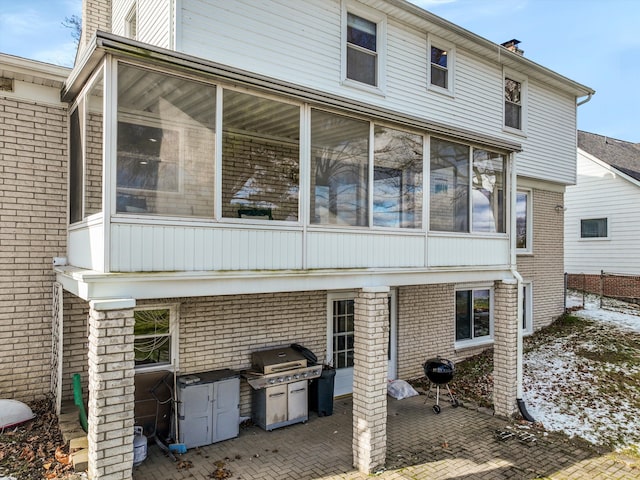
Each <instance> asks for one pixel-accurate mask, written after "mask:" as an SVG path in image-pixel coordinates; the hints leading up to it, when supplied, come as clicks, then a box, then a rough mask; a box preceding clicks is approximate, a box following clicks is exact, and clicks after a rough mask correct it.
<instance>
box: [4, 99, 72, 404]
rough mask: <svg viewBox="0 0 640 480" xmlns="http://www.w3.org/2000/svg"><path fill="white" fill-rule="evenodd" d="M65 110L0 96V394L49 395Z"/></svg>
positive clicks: (61, 239)
mask: <svg viewBox="0 0 640 480" xmlns="http://www.w3.org/2000/svg"><path fill="white" fill-rule="evenodd" d="M66 125H67V123H66V110H65V108H63V107H62V106H52V105H44V104H37V103H35V102H29V101H23V100H17V99H12V98H7V97H0V224H1V227H2V228H1V229H0V244H1V245H2V248H1V249H0V273H1V275H0V342H1V343H2V347H1V348H0V351H1V354H0V392H1V393H2V396H3V397H6V398H14V399H17V400H21V401H31V400H33V399H35V398H37V397H40V396H42V395H45V394H47V393H48V392H49V390H50V388H49V387H50V367H51V348H52V347H51V324H52V319H51V311H52V284H53V282H54V280H55V276H54V274H53V270H52V257H54V256H63V255H64V254H65V251H66V246H65V244H66V191H67V184H66V174H65V172H66V136H67V133H66Z"/></svg>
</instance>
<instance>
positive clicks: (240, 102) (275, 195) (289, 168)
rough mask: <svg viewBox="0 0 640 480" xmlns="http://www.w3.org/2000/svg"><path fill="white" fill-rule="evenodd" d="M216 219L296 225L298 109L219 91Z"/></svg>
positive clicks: (298, 139)
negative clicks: (219, 173) (218, 208)
mask: <svg viewBox="0 0 640 480" xmlns="http://www.w3.org/2000/svg"><path fill="white" fill-rule="evenodd" d="M223 112H224V113H223V121H222V125H223V133H222V215H223V216H224V217H231V218H250V219H253V220H286V221H297V220H298V197H299V192H300V186H299V178H300V107H299V106H297V105H292V104H288V103H283V102H278V101H274V100H270V99H266V98H261V97H257V96H254V95H249V94H246V93H240V92H236V91H232V90H225V91H224V97H223Z"/></svg>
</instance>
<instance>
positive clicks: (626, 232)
mask: <svg viewBox="0 0 640 480" xmlns="http://www.w3.org/2000/svg"><path fill="white" fill-rule="evenodd" d="M579 134H580V137H579V138H586V139H596V140H600V144H601V145H603V146H607V145H608V146H609V147H610V148H611V149H614V148H615V147H616V146H620V147H623V149H622V150H612V152H613V154H607V155H606V156H605V155H604V154H601V153H600V150H595V149H593V150H592V149H591V148H590V147H591V144H586V145H583V146H582V148H578V180H577V184H576V185H575V186H570V187H567V193H566V195H565V208H566V212H565V269H566V271H567V273H569V274H581V273H585V274H591V275H599V274H600V272H601V271H602V270H604V271H605V272H609V273H621V274H631V275H637V274H638V273H639V272H640V259H638V256H637V255H636V252H637V250H638V235H640V212H639V211H638V204H639V202H640V180H638V176H639V175H638V173H635V174H634V173H633V170H632V169H631V167H632V165H629V164H628V163H625V160H626V161H627V162H628V161H631V160H632V159H633V158H635V162H636V165H637V166H640V149H638V148H637V146H636V145H634V144H631V143H630V142H622V141H620V140H616V139H608V140H605V139H606V137H602V136H600V135H594V134H590V133H587V132H579ZM606 142H608V143H606ZM583 148H589V149H590V150H592V151H593V152H594V153H593V154H592V153H589V152H588V151H586V150H583ZM634 149H635V150H634ZM605 151H606V150H605ZM634 152H635V157H633V156H632V155H633V154H634ZM617 153H622V154H624V153H628V154H629V156H628V157H626V158H625V159H623V158H619V157H617ZM596 155H601V156H602V157H603V158H599V157H597V156H596ZM624 166H626V167H627V169H626V170H625V167H624ZM636 168H637V167H636ZM638 171H640V168H638V169H637V170H636V172H638Z"/></svg>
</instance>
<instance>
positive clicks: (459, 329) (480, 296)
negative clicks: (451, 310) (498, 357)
mask: <svg viewBox="0 0 640 480" xmlns="http://www.w3.org/2000/svg"><path fill="white" fill-rule="evenodd" d="M492 303H493V298H492V293H491V289H488V288H487V289H484V288H482V289H472V290H459V291H456V342H463V344H465V343H480V342H483V341H486V340H490V339H491V338H493V312H492Z"/></svg>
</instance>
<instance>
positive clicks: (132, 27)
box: [124, 2, 138, 40]
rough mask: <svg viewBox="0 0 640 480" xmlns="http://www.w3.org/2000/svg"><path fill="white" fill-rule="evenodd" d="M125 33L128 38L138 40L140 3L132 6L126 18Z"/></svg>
mask: <svg viewBox="0 0 640 480" xmlns="http://www.w3.org/2000/svg"><path fill="white" fill-rule="evenodd" d="M124 34H125V36H126V37H128V38H132V39H134V40H137V38H138V4H137V2H136V3H134V4H133V5H132V6H131V9H130V10H129V13H127V16H126V17H125V19H124Z"/></svg>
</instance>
